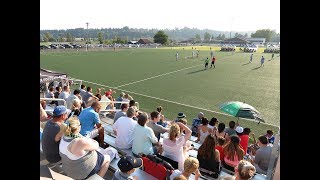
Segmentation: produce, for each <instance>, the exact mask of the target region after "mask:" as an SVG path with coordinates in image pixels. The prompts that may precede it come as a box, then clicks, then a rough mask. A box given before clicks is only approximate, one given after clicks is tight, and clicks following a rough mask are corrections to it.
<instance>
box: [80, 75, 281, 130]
mask: <svg viewBox="0 0 320 180" xmlns="http://www.w3.org/2000/svg"><path fill="white" fill-rule="evenodd" d="M82 81H83V82H88V83H91V84H95V85H98V86H102V87H106V88H111V89H115V90H120V91H124V92H128V93H131V94H136V95H139V96H144V97H148V98H151V99H156V100H160V101H165V102H169V103H173V104H177V105H181V106H185V107H191V108H195V109H199V110H202V111H208V112H212V113H217V114H221V115H225V116H230V117H233V116H232V115H229V114H225V113H221V112H217V111H213V110H210V109H205V108H201V107H196V106H191V105H188V104H183V103H179V102H175V101H170V100H167V99H162V98H157V97H153V96H148V95H145V94H140V93H136V92H133V91H128V90H124V89H119V88H116V87H111V86H106V85H103V84H98V83H94V82H90V81H86V80H82ZM241 119H244V118H241ZM245 120H248V121H253V122H256V123H258V121H255V120H252V119H245ZM263 124H266V125H270V126H276V127H278V126H277V125H274V124H268V123H263Z"/></svg>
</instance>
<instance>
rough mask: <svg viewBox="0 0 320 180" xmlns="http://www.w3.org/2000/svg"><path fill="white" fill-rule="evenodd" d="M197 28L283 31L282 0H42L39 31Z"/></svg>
mask: <svg viewBox="0 0 320 180" xmlns="http://www.w3.org/2000/svg"><path fill="white" fill-rule="evenodd" d="M86 22H88V23H89V28H98V29H100V28H122V27H124V26H129V27H130V28H148V29H151V28H157V29H166V28H167V29H174V28H179V29H180V28H183V27H189V28H198V29H211V30H222V31H230V30H231V31H256V30H258V29H267V28H268V29H271V30H276V32H277V33H279V32H280V0H218V1H216V0H41V1H40V30H48V29H74V28H87V26H86Z"/></svg>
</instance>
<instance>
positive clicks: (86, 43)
mask: <svg viewBox="0 0 320 180" xmlns="http://www.w3.org/2000/svg"><path fill="white" fill-rule="evenodd" d="M86 24H87V42H86V51H88V41H89V30H88V27H89V23H88V22H87V23H86Z"/></svg>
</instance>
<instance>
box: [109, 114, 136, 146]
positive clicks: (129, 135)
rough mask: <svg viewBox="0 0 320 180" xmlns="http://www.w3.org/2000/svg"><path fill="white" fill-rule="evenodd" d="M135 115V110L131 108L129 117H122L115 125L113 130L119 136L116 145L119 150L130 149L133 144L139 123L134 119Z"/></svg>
mask: <svg viewBox="0 0 320 180" xmlns="http://www.w3.org/2000/svg"><path fill="white" fill-rule="evenodd" d="M134 113H135V110H134V109H133V108H129V109H128V111H127V116H122V117H120V118H119V119H118V120H117V121H116V122H115V123H114V124H113V125H112V129H113V132H114V134H115V135H116V136H117V137H116V140H115V144H116V146H117V147H118V148H119V149H130V148H131V147H132V142H133V131H134V128H135V126H136V125H137V121H135V120H133V119H132V117H133V115H134Z"/></svg>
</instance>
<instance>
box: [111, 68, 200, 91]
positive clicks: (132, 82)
mask: <svg viewBox="0 0 320 180" xmlns="http://www.w3.org/2000/svg"><path fill="white" fill-rule="evenodd" d="M202 65H203V64H198V65H194V66H191V67H187V68H183V69H179V70H176V71H171V72H168V73H164V74H159V75H156V76H152V77H149V78H145V79H141V80H139V81H134V82H131V83H127V84H123V85H120V86H117V87H115V88H119V87H123V86H127V85H130V84H135V83H138V82H142V81H146V80H149V79H153V78H157V77H161V76H165V75H168V74H172V73H176V72H179V71H183V70H186V69H190V68H193V67H197V66H202Z"/></svg>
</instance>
